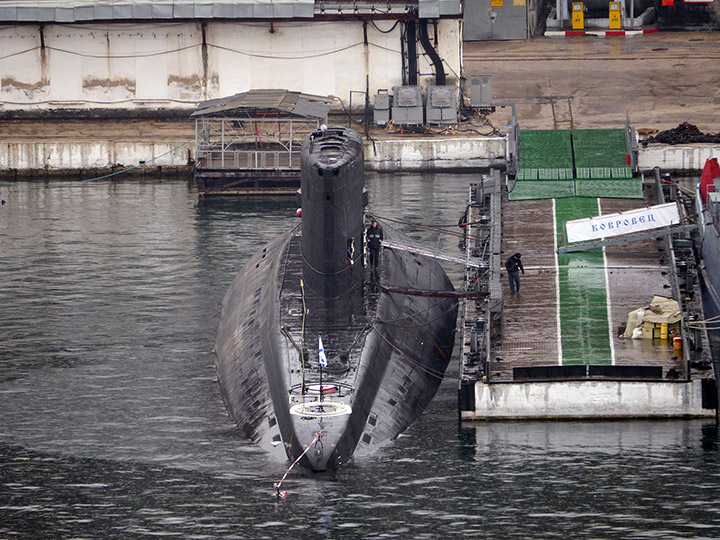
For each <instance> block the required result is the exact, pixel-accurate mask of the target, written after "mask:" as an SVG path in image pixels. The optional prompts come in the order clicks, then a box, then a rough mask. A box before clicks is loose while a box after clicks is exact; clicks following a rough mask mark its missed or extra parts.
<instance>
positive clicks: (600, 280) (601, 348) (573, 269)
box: [555, 197, 612, 364]
mask: <svg viewBox="0 0 720 540" xmlns="http://www.w3.org/2000/svg"><path fill="white" fill-rule="evenodd" d="M599 213H600V212H599V209H598V203H597V199H589V198H581V197H574V198H569V199H557V200H556V201H555V216H556V222H557V236H558V245H561V243H562V224H563V221H569V220H572V219H580V218H586V217H590V216H597V215H599ZM558 265H559V268H558V273H559V285H560V290H559V293H560V331H561V343H562V358H563V364H610V363H611V362H612V352H611V349H610V330H609V323H608V313H607V288H606V285H605V260H604V257H603V252H602V249H595V250H590V251H584V252H578V253H559V254H558Z"/></svg>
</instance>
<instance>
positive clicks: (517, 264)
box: [505, 253, 525, 294]
mask: <svg viewBox="0 0 720 540" xmlns="http://www.w3.org/2000/svg"><path fill="white" fill-rule="evenodd" d="M520 257H521V255H520V253H515V254H514V255H511V256H510V257H508V260H507V261H505V268H506V269H507V273H508V281H510V294H515V293H516V292H518V293H519V292H520V272H522V273H523V274H525V269H524V268H523V265H522V261H521V260H520Z"/></svg>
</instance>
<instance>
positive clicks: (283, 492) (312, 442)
mask: <svg viewBox="0 0 720 540" xmlns="http://www.w3.org/2000/svg"><path fill="white" fill-rule="evenodd" d="M320 435H322V431H318V433H317V435H315V438H314V439H313V440H312V441H310V444H308V445H307V448H306V449H305V450H304V451H303V453H302V454H300V455H299V456H298V457H297V459H296V460H295V461H293V463H292V465H290V467H289V468H288V470H287V471H285V474H284V475H283V477H282V479H281V480H280V481H279V482H278V483H277V484H275V490H276V491H277V496H278V497H279V498H281V499H284V498H285V497H287V491H280V486H282V483H283V482H284V481H285V479H286V478H287V475H288V474H290V471H291V470H292V468H293V467H294V466H295V465H296V464H297V462H298V461H300V460H301V459H302V457H303V456H304V455H305V454H307V451H308V450H310V448H311V447H312V445H313V444H315V443H316V442H317V440H318V439H319V438H320Z"/></svg>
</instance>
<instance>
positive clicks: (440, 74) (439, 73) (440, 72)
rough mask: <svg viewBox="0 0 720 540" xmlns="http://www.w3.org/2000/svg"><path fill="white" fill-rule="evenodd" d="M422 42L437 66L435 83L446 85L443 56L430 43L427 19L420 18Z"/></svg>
mask: <svg viewBox="0 0 720 540" xmlns="http://www.w3.org/2000/svg"><path fill="white" fill-rule="evenodd" d="M420 43H422V46H423V49H425V52H426V53H428V56H429V57H430V60H432V63H433V65H434V66H435V84H436V85H437V86H445V68H444V67H443V62H442V58H440V55H439V54H438V53H437V51H436V50H435V49H434V48H433V46H432V43H430V38H429V37H428V31H427V19H420Z"/></svg>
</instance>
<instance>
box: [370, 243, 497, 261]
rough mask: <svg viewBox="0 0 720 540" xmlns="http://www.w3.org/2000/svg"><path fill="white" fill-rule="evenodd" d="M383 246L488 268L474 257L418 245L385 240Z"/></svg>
mask: <svg viewBox="0 0 720 540" xmlns="http://www.w3.org/2000/svg"><path fill="white" fill-rule="evenodd" d="M382 245H383V246H384V247H389V248H391V249H399V250H403V251H409V252H410V253H416V254H418V255H424V256H426V257H432V258H433V259H439V260H441V261H448V262H453V263H457V264H462V265H463V266H472V267H473V268H488V264H487V263H486V262H484V261H482V260H477V259H474V258H473V257H467V258H465V257H458V256H457V255H452V254H450V253H448V252H447V251H442V250H437V249H431V248H426V247H421V246H417V245H410V244H399V243H397V242H391V241H388V240H383V243H382Z"/></svg>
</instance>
